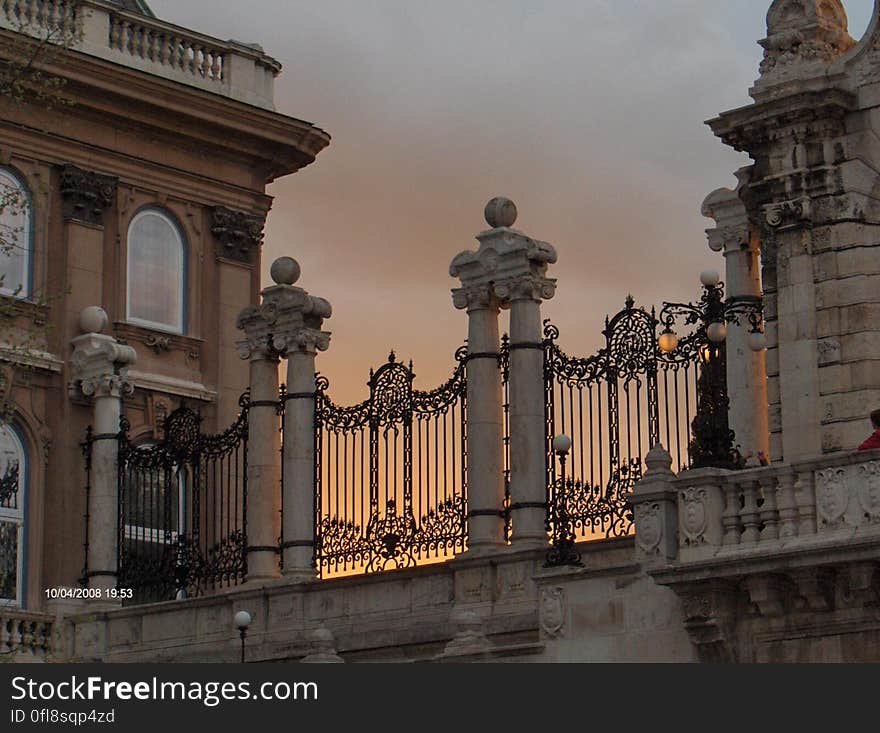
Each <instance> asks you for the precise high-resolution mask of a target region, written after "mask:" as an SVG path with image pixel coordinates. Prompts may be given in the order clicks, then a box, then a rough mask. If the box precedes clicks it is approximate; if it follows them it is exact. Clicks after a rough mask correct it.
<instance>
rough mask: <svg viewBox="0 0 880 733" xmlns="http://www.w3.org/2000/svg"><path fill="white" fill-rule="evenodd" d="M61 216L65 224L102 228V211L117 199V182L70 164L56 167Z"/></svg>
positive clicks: (106, 176)
mask: <svg viewBox="0 0 880 733" xmlns="http://www.w3.org/2000/svg"><path fill="white" fill-rule="evenodd" d="M58 170H59V179H60V180H59V191H60V193H61V213H62V216H63V217H64V221H82V222H85V223H87V224H94V225H96V226H103V225H104V211H105V210H106V209H108V208H109V207H110V206H112V205H113V203H114V201H115V200H116V186H117V183H118V179H116V178H115V177H113V176H108V175H104V174H102V173H95V172H94V171H88V170H84V169H82V168H79V167H77V166H75V165H72V164H70V163H65V164H64V165H61V166H59V169H58Z"/></svg>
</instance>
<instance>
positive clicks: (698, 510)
mask: <svg viewBox="0 0 880 733" xmlns="http://www.w3.org/2000/svg"><path fill="white" fill-rule="evenodd" d="M707 499H708V493H707V492H706V489H701V488H689V489H686V490H684V491H682V492H680V493H679V498H678V501H679V507H680V509H681V520H680V521H681V543H682V546H683V547H693V546H695V545H702V544H704V543H705V541H706V539H705V536H704V535H705V532H706V528H707V526H708V522H709V515H708V511H707V507H706V501H707Z"/></svg>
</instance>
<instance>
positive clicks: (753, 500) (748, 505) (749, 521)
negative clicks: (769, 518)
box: [740, 479, 761, 542]
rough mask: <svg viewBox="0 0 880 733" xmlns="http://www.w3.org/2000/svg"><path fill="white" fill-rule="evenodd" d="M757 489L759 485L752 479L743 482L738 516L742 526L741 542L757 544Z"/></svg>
mask: <svg viewBox="0 0 880 733" xmlns="http://www.w3.org/2000/svg"><path fill="white" fill-rule="evenodd" d="M758 487H759V484H758V482H757V481H755V480H754V479H747V480H746V481H744V482H743V486H742V493H743V507H742V512H741V515H740V516H741V517H742V524H743V533H742V542H757V541H758V539H759V538H760V536H761V531H760V525H761V519H760V517H761V515H760V511H759V508H758Z"/></svg>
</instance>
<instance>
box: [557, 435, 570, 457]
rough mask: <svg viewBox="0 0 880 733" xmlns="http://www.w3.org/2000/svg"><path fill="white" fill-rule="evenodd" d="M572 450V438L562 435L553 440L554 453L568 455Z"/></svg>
mask: <svg viewBox="0 0 880 733" xmlns="http://www.w3.org/2000/svg"><path fill="white" fill-rule="evenodd" d="M570 450H571V438H569V437H568V436H567V435H565V434H563V433H560V434H559V435H557V436H556V437H555V438H553V452H554V453H559V454H563V453H568V452H569V451H570Z"/></svg>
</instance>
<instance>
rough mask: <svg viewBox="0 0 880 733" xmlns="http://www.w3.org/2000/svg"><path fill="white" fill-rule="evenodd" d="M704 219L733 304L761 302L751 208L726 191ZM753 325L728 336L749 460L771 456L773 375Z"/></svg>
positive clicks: (730, 375)
mask: <svg viewBox="0 0 880 733" xmlns="http://www.w3.org/2000/svg"><path fill="white" fill-rule="evenodd" d="M702 212H703V216H705V217H708V218H711V219H714V220H715V223H716V227H715V228H714V229H707V230H706V235H707V237H708V239H709V248H710V249H711V250H712V251H714V252H723V253H724V261H725V265H726V274H725V286H726V294H727V301H728V302H729V303H736V302H743V301H748V302H760V301H761V296H762V292H761V271H760V264H759V249H758V248H759V240H758V238H757V237H756V236H753V235H752V227H751V225H750V224H749V219H748V214H747V212H746V208H745V206H744V205H743V203H742V201H741V200H740V198H739V196H737V194H736V192H735V191H731V190H730V189H726V188H722V189H718V190H717V191H714V192H713V193H711V194H709V196H708V197H707V198H706V200H705V201H704V202H703V208H702ZM750 331H751V324H750V323H749V322H748V320H747V319H743V321H742V322H741V323H740V324H739V325H736V324H731V326H730V327H729V329H728V331H727V392H728V396H729V397H730V427H731V429H732V430H733V431H734V433H735V434H736V443H737V445H739V447H740V449H741V451H742V453H743V455H751V456H757V455H758V454H759V453H763V454H764V455H765V456H769V455H770V431H769V427H768V417H767V416H768V412H767V369H766V366H765V363H764V350H763V349H761V348H759V349H757V350H756V349H755V348H754V347H755V346H760V345H761V343H760V339H759V340H755V336H754V335H751V336H750Z"/></svg>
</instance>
